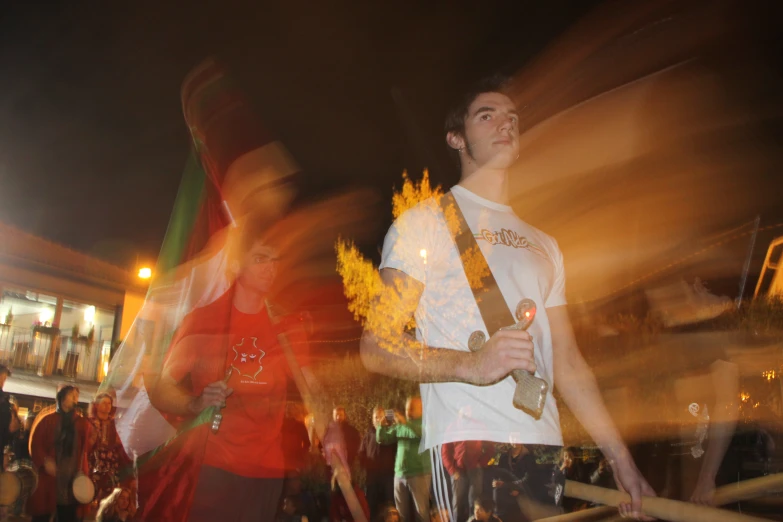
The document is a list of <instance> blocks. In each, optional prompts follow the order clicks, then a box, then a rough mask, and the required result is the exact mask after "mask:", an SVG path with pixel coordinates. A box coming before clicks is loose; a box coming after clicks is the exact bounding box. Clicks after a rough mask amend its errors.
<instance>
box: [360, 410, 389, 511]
mask: <svg viewBox="0 0 783 522" xmlns="http://www.w3.org/2000/svg"><path fill="white" fill-rule="evenodd" d="M372 422H373V425H372V427H370V428H368V429H367V433H365V434H364V437H363V438H362V442H361V444H360V445H359V463H360V464H361V466H362V468H364V470H365V472H366V473H367V486H366V494H367V503H368V504H369V506H370V513H378V512H379V511H380V508H381V506H383V505H384V504H388V503H390V502H391V503H393V502H394V459H395V458H396V453H397V448H396V447H395V446H391V445H388V446H382V445H380V444H378V441H377V440H376V430H377V427H378V426H381V425H382V426H386V425H387V424H388V422H387V420H386V415H385V411H384V409H383V408H381V407H380V406H378V407H376V408H375V409H374V410H373V414H372Z"/></svg>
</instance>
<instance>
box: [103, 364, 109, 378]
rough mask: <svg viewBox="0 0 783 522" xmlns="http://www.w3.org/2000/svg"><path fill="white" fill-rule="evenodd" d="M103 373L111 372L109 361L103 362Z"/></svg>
mask: <svg viewBox="0 0 783 522" xmlns="http://www.w3.org/2000/svg"><path fill="white" fill-rule="evenodd" d="M103 374H104V375H108V374H109V361H104V362H103Z"/></svg>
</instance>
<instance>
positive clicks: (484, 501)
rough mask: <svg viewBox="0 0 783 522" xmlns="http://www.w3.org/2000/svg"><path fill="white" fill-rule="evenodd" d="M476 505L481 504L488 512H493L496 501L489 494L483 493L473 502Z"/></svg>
mask: <svg viewBox="0 0 783 522" xmlns="http://www.w3.org/2000/svg"><path fill="white" fill-rule="evenodd" d="M473 505H474V506H480V507H481V509H483V510H484V511H486V512H487V513H493V512H494V511H495V501H494V500H492V497H490V496H488V495H482V496H480V497H478V498H476V500H475V501H474V502H473Z"/></svg>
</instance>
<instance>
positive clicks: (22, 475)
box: [8, 461, 38, 515]
mask: <svg viewBox="0 0 783 522" xmlns="http://www.w3.org/2000/svg"><path fill="white" fill-rule="evenodd" d="M8 471H11V472H13V473H14V474H15V475H16V478H17V479H18V480H19V484H20V486H21V491H20V493H19V498H18V499H17V500H16V504H15V505H14V508H13V509H12V514H14V515H20V514H22V512H23V511H24V506H25V504H26V503H27V499H28V498H30V495H32V494H33V492H34V491H35V490H36V489H37V488H38V473H37V472H36V471H35V470H34V469H33V466H32V462H30V461H15V462H12V463H11V465H10V466H8Z"/></svg>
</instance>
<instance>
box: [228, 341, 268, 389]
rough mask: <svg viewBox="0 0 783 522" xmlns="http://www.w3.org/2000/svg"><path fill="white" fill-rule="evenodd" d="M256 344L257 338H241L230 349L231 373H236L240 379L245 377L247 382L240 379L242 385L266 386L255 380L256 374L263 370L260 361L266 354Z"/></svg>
mask: <svg viewBox="0 0 783 522" xmlns="http://www.w3.org/2000/svg"><path fill="white" fill-rule="evenodd" d="M257 342H258V337H243V338H242V340H241V341H240V342H239V343H238V344H235V345H234V346H232V347H231V350H232V351H233V352H234V359H233V360H232V361H231V366H230V368H231V372H232V373H233V372H237V373H238V374H239V376H240V378H241V377H247V379H248V380H245V379H241V382H242V383H243V384H249V383H256V384H266V383H265V382H259V381H258V379H257V377H258V374H259V373H261V371H263V369H264V366H263V363H262V359H263V358H264V356H265V355H266V352H265V351H264V350H262V349H261V348H259V347H258V344H257Z"/></svg>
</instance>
